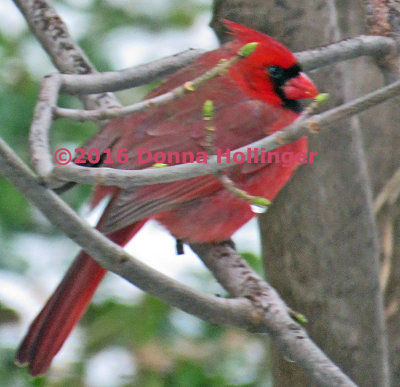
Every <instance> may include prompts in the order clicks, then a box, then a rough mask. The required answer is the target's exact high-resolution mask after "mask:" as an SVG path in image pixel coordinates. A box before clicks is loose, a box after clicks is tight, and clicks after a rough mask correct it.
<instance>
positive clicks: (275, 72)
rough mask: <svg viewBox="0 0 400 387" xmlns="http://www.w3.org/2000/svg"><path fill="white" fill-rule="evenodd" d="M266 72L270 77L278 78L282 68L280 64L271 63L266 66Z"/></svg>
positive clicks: (281, 74)
mask: <svg viewBox="0 0 400 387" xmlns="http://www.w3.org/2000/svg"><path fill="white" fill-rule="evenodd" d="M268 73H269V75H270V76H271V77H272V78H275V79H279V78H281V77H282V76H283V73H284V70H283V68H282V67H280V66H277V65H273V66H269V67H268Z"/></svg>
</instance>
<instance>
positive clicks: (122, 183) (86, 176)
mask: <svg viewBox="0 0 400 387" xmlns="http://www.w3.org/2000/svg"><path fill="white" fill-rule="evenodd" d="M399 94H400V81H398V82H395V83H393V84H391V85H389V86H386V87H383V88H381V89H378V90H376V91H374V92H372V93H369V94H367V95H365V96H363V97H360V98H357V99H355V100H353V101H351V102H348V103H346V104H344V105H341V106H339V107H336V108H333V109H331V110H328V111H326V112H324V113H321V114H317V115H314V116H312V117H310V118H308V119H306V120H304V121H303V120H300V121H299V120H297V121H296V122H294V123H293V124H291V125H289V126H288V127H286V128H285V129H283V130H281V131H278V132H275V133H273V134H272V135H270V136H268V137H265V138H263V139H261V140H258V141H255V142H253V143H251V144H249V145H246V146H244V147H241V148H239V149H236V150H235V151H233V152H232V153H231V154H232V158H233V154H235V153H236V152H247V150H248V149H249V148H250V149H252V150H253V151H254V150H255V149H258V150H259V152H269V151H272V150H274V149H276V148H278V147H279V146H282V145H284V144H287V143H290V142H293V141H295V140H298V139H299V138H301V137H303V136H305V135H307V134H308V133H309V131H310V128H311V129H312V131H313V132H315V131H318V130H322V129H323V128H324V127H325V126H329V125H330V124H332V123H335V122H337V121H338V120H341V119H344V118H347V117H351V116H353V115H355V114H357V113H360V112H362V111H364V110H366V109H369V108H370V107H372V106H375V105H377V104H380V103H382V102H384V101H386V100H388V99H390V98H392V97H394V96H396V95H399ZM218 161H219V162H218ZM231 165H232V164H231V163H228V162H226V160H218V159H217V157H210V158H209V159H208V160H207V164H198V163H190V164H180V165H174V166H170V167H165V168H160V169H153V168H149V169H145V170H140V171H136V170H116V169H113V168H85V167H81V166H77V165H74V164H69V165H64V166H55V167H54V169H53V172H52V174H51V175H50V176H48V178H47V181H48V182H49V184H51V182H52V179H53V178H55V179H56V181H58V180H64V181H73V182H76V183H82V184H101V185H108V186H118V187H121V188H131V187H136V186H141V185H151V184H156V183H168V182H173V181H177V180H183V179H188V178H192V177H197V176H202V175H208V174H214V173H216V172H217V171H219V170H222V169H224V168H228V167H229V166H231ZM54 186H56V185H54Z"/></svg>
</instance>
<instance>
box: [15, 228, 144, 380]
mask: <svg viewBox="0 0 400 387" xmlns="http://www.w3.org/2000/svg"><path fill="white" fill-rule="evenodd" d="M144 223H145V221H142V222H140V223H136V224H134V225H132V226H129V227H127V228H124V229H122V230H119V231H116V232H114V233H112V234H110V235H109V238H110V239H111V240H113V241H114V242H115V243H117V244H119V245H120V246H124V245H125V244H126V243H127V242H128V241H129V240H130V239H131V238H132V237H133V235H134V234H136V233H137V232H138V231H139V230H140V228H141V227H142V226H143V224H144ZM105 274H106V270H104V269H103V268H102V267H101V266H100V265H99V264H98V263H97V262H96V261H94V260H93V259H92V258H91V257H90V256H89V255H88V254H86V253H85V252H83V251H81V252H80V253H79V254H78V256H77V257H76V258H75V260H74V262H73V263H72V265H71V267H70V268H69V270H68V272H67V273H66V275H65V276H64V278H63V280H62V281H61V283H60V284H59V285H58V287H57V289H56V290H55V292H54V293H53V295H52V296H51V297H50V299H49V300H48V301H47V303H46V305H45V306H44V308H43V309H42V311H41V312H40V313H39V315H38V316H37V317H36V319H35V320H34V321H33V322H32V324H31V326H30V328H29V331H28V333H27V334H26V336H25V338H24V340H23V342H22V343H21V345H20V346H19V348H18V351H17V355H16V358H15V360H16V362H17V363H19V364H21V365H24V364H29V372H30V373H31V375H33V376H38V375H42V374H44V373H45V372H46V371H47V369H48V368H49V367H50V364H51V361H52V359H53V357H54V356H55V355H56V354H57V352H58V351H59V349H60V348H61V346H62V345H63V343H64V341H65V340H66V339H67V337H68V335H69V334H70V332H71V330H72V329H73V327H74V326H75V325H76V324H77V323H78V321H79V320H80V318H81V317H82V315H83V313H84V312H85V310H86V308H87V306H88V304H89V302H90V300H91V299H92V297H93V295H94V292H95V291H96V289H97V287H98V286H99V284H100V282H101V280H102V279H103V278H104V276H105Z"/></svg>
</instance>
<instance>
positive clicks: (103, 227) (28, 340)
mask: <svg viewBox="0 0 400 387" xmlns="http://www.w3.org/2000/svg"><path fill="white" fill-rule="evenodd" d="M225 23H226V26H227V27H228V28H229V29H230V31H231V32H232V34H233V37H234V39H233V41H231V42H229V43H226V44H224V45H223V46H222V47H220V48H219V49H217V50H215V51H212V52H208V53H206V54H204V55H202V56H200V57H199V58H198V59H197V60H196V61H195V62H194V63H193V64H192V65H190V66H188V67H186V68H184V69H182V70H180V71H178V72H177V73H175V74H173V75H172V76H170V77H169V78H168V79H167V80H166V82H165V83H163V84H162V85H161V86H160V87H158V88H157V89H156V90H154V91H153V92H151V93H150V95H149V96H148V97H154V96H156V95H159V94H162V93H164V92H166V91H168V90H170V89H172V88H174V87H176V86H179V85H182V84H183V83H185V82H186V81H190V80H192V79H194V78H195V77H197V76H199V75H200V74H202V73H204V72H205V71H206V70H207V69H210V68H211V67H213V66H215V65H216V64H217V63H218V62H219V61H220V60H221V59H223V58H225V59H226V58H230V57H232V56H234V55H236V54H237V52H238V50H239V49H240V48H241V47H242V46H243V45H244V44H246V43H250V42H258V43H259V44H258V46H257V48H256V50H255V52H254V53H253V54H252V55H250V56H249V57H248V58H246V59H241V60H240V61H239V62H238V63H237V64H235V65H234V66H232V67H231V68H230V69H229V71H228V72H227V73H226V74H224V75H222V76H220V77H218V78H216V79H214V80H212V81H210V82H208V83H206V84H205V85H203V86H201V87H200V88H199V89H198V90H197V91H196V92H195V93H191V94H188V95H186V96H185V97H184V98H182V99H180V100H176V101H173V102H170V103H168V104H165V105H162V106H160V107H157V108H153V109H150V110H147V111H144V112H139V113H137V114H134V115H132V116H130V117H126V118H121V119H117V120H113V121H111V122H110V123H109V124H108V125H107V127H106V128H105V129H104V130H103V131H102V133H101V134H100V135H99V136H98V139H97V140H96V141H97V144H98V146H97V147H98V148H100V147H101V145H103V143H102V141H103V140H104V139H107V141H108V144H109V143H110V139H113V140H114V141H112V143H113V145H112V150H111V154H110V158H111V159H112V160H114V161H116V160H117V152H118V151H119V150H120V149H123V148H127V149H128V150H129V156H130V157H129V161H128V162H127V163H124V164H116V163H115V164H113V165H112V166H113V167H115V168H121V169H141V168H147V167H150V166H151V165H153V164H154V161H149V162H148V163H140V162H139V160H138V151H139V149H148V150H150V151H151V152H153V153H154V152H193V153H194V154H196V153H197V152H205V151H206V139H205V135H206V134H205V129H204V121H203V109H202V107H203V104H204V102H205V101H206V100H212V101H213V103H214V124H215V127H216V132H215V147H216V148H219V149H221V150H222V151H223V152H224V150H226V149H231V150H233V149H236V148H239V147H241V146H245V145H246V144H249V143H251V142H253V141H255V140H258V139H260V138H262V137H265V136H266V135H268V134H270V133H273V132H275V131H277V130H279V129H281V128H283V127H285V126H287V125H288V124H290V123H292V122H293V121H294V120H295V119H296V118H297V117H298V116H299V114H300V112H301V107H300V105H299V103H298V101H297V100H299V99H303V98H310V97H315V96H316V95H317V89H316V87H315V86H314V84H313V83H312V82H311V80H310V79H309V78H308V77H307V76H306V75H305V74H303V73H302V72H301V68H300V66H299V64H298V63H297V61H296V58H295V57H294V55H293V54H292V53H291V52H290V51H289V50H288V49H287V48H286V47H284V46H283V45H282V44H280V43H278V42H277V41H275V40H274V39H272V38H270V37H268V36H267V35H264V34H262V33H260V32H257V31H254V30H252V29H250V28H248V27H245V26H242V25H239V24H236V23H233V22H230V21H226V22H225ZM106 146H107V145H106ZM306 150H307V142H306V138H302V139H300V140H298V141H296V142H293V143H291V144H288V145H285V146H282V147H280V148H279V149H278V151H279V152H305V151H306ZM107 166H110V165H109V164H108V165H107ZM295 167H296V163H294V164H293V165H291V166H290V167H287V166H286V167H283V166H282V165H281V164H279V163H269V164H265V163H264V164H262V163H259V164H251V163H244V164H240V165H235V166H232V167H231V168H229V169H228V170H226V173H227V175H228V176H229V177H230V178H231V179H232V180H233V181H234V182H235V184H236V186H238V187H239V188H241V189H243V190H245V191H246V192H248V193H249V194H251V195H255V196H262V197H266V198H268V199H269V200H272V199H273V198H274V197H275V195H276V194H277V193H278V192H279V190H280V189H281V188H282V187H283V186H284V184H285V183H286V182H287V181H288V180H289V179H290V177H291V176H292V173H293V171H294V169H295ZM110 194H111V195H112V196H111V200H110V202H109V204H108V206H107V208H106V209H105V211H104V213H103V215H102V217H101V219H100V221H99V223H98V225H97V229H99V230H100V231H102V232H103V233H104V234H106V235H107V236H108V237H109V238H110V239H111V240H113V241H114V242H115V243H118V244H119V245H120V246H124V245H125V244H126V243H128V241H129V240H130V239H131V238H132V237H133V236H134V235H135V234H136V233H137V232H138V231H139V229H140V228H141V227H142V226H143V224H144V223H145V222H146V221H147V220H148V219H151V218H152V219H156V220H157V221H158V222H160V223H161V224H163V225H164V226H165V227H166V228H167V229H168V230H169V232H170V233H171V234H172V235H173V236H174V237H176V238H177V239H181V240H183V241H184V242H188V243H190V242H212V241H223V240H227V239H229V238H230V237H231V235H232V234H233V233H234V232H235V231H236V230H237V229H238V228H240V227H241V226H242V225H243V224H245V223H246V222H247V221H248V220H250V219H251V218H253V217H254V216H255V214H254V213H253V212H252V210H251V207H250V205H249V204H248V203H247V202H244V201H241V200H239V199H237V198H235V197H234V196H232V194H230V193H229V192H227V191H226V190H224V188H223V187H222V186H221V184H220V182H219V180H218V179H217V178H216V177H214V176H211V175H207V176H201V177H196V178H192V179H188V180H182V181H177V182H173V183H164V184H155V185H152V186H147V187H139V188H132V189H126V190H121V189H118V188H107V187H97V188H96V191H95V193H94V199H93V205H95V204H96V203H98V202H99V200H101V199H102V198H104V197H105V196H107V195H110ZM105 274H106V271H105V270H104V269H103V268H102V267H100V266H99V265H98V264H97V263H96V262H95V261H94V260H93V259H92V258H91V257H90V256H88V255H87V254H86V253H85V252H84V251H81V252H80V253H79V255H78V256H77V258H75V261H74V262H73V264H72V266H71V267H70V268H69V270H68V272H67V274H66V275H65V277H64V279H63V280H62V282H61V283H60V285H59V286H58V287H57V289H56V290H55V292H54V293H53V295H52V296H51V297H50V299H49V300H48V301H47V304H46V305H45V306H44V308H43V309H42V311H41V312H40V313H39V315H38V316H37V317H36V319H35V320H34V321H33V323H32V325H31V326H30V328H29V331H28V333H27V335H26V336H25V338H24V340H23V342H22V344H21V345H20V347H19V349H18V352H17V355H16V360H17V362H19V363H21V364H29V371H30V373H31V374H32V375H40V374H43V373H44V372H46V370H47V369H48V368H49V366H50V363H51V361H52V359H53V357H54V356H55V355H56V353H57V352H58V350H59V349H60V348H61V346H62V344H63V343H64V341H65V340H66V338H67V337H68V335H69V333H70V332H71V330H72V328H73V327H74V325H75V324H76V323H77V322H78V321H79V319H80V318H81V316H82V314H83V312H84V311H85V309H86V307H87V306H88V304H89V302H90V299H91V298H92V296H93V294H94V292H95V290H96V288H97V286H98V285H99V284H100V282H101V280H102V279H103V277H104V275H105Z"/></svg>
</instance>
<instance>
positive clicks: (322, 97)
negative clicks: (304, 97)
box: [315, 93, 329, 103]
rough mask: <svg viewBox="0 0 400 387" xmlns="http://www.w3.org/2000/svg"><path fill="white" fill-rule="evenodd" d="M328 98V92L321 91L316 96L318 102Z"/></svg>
mask: <svg viewBox="0 0 400 387" xmlns="http://www.w3.org/2000/svg"><path fill="white" fill-rule="evenodd" d="M328 98H329V94H328V93H321V94H318V95H317V96H316V97H315V102H318V103H321V102H325V101H326V100H327V99H328Z"/></svg>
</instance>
